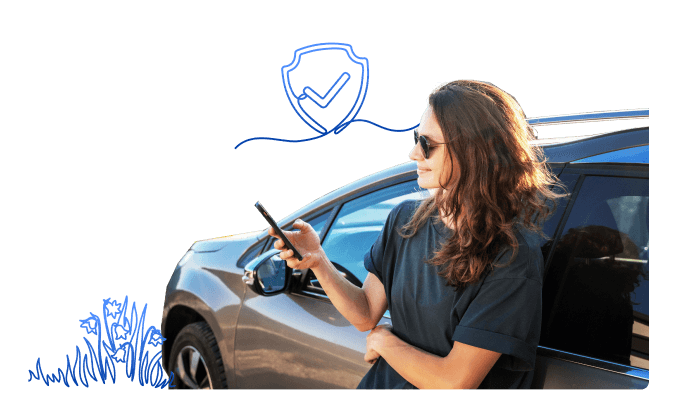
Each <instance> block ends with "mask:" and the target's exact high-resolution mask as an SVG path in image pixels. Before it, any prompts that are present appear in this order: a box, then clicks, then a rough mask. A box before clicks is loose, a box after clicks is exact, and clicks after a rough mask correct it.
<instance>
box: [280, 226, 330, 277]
mask: <svg viewBox="0 0 678 398" xmlns="http://www.w3.org/2000/svg"><path fill="white" fill-rule="evenodd" d="M292 227H293V228H295V229H298V230H299V231H283V233H284V234H285V236H286V237H287V239H288V240H289V241H290V243H292V245H294V247H295V248H296V249H297V250H298V251H299V253H300V254H301V256H302V259H301V261H299V260H297V259H296V257H294V252H293V251H292V249H289V248H286V247H285V242H283V241H282V240H281V239H280V237H279V236H278V235H276V233H275V231H274V230H273V228H269V229H268V234H269V235H271V236H272V237H274V238H278V239H277V240H276V241H275V243H274V244H273V247H275V248H276V249H278V250H282V251H281V252H280V253H279V254H278V256H279V257H280V258H281V259H283V260H285V261H286V262H287V266H288V267H290V268H294V269H306V268H310V269H313V268H315V267H317V266H318V265H319V264H320V261H321V259H322V257H323V255H324V252H323V249H322V247H321V246H320V237H318V234H317V233H316V232H315V230H314V229H313V228H312V227H311V226H310V225H309V224H308V223H306V222H304V221H302V220H296V221H295V222H294V224H293V225H292Z"/></svg>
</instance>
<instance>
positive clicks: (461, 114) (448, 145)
mask: <svg viewBox="0 0 678 398" xmlns="http://www.w3.org/2000/svg"><path fill="white" fill-rule="evenodd" d="M429 107H430V108H431V110H432V112H433V116H434V117H435V119H436V121H437V123H438V125H439V126H440V128H441V130H442V132H443V135H444V138H445V150H446V153H447V156H448V164H453V162H451V161H449V160H450V159H452V158H453V154H454V156H455V159H456V161H455V162H454V164H456V165H457V166H458V167H459V168H460V175H459V180H458V181H452V179H453V173H452V172H450V173H449V176H448V177H447V181H440V185H441V186H442V187H446V188H447V189H445V190H443V189H437V190H436V192H435V194H434V195H431V196H430V197H429V198H428V199H426V200H424V201H423V202H422V203H421V205H420V206H419V207H418V208H417V210H416V211H415V213H414V215H413V217H412V219H411V220H410V221H409V222H408V223H407V224H406V225H405V226H404V227H403V229H402V230H401V231H399V232H400V234H401V236H403V237H404V238H409V237H412V236H414V234H416V232H417V230H418V229H419V228H420V227H421V226H422V225H423V224H424V223H425V222H426V220H427V219H428V218H430V217H432V216H433V214H434V213H435V210H436V209H437V210H439V213H438V217H440V218H443V217H450V216H451V215H454V217H450V218H451V220H452V222H453V225H454V226H453V230H454V231H455V232H454V234H452V236H451V237H450V238H449V239H448V240H447V241H446V242H444V243H443V245H442V248H441V250H440V251H438V252H436V254H435V256H434V257H433V258H432V259H429V260H427V262H428V263H429V264H431V265H436V266H440V272H439V275H440V276H443V277H444V278H445V279H446V280H447V284H448V285H451V286H454V287H455V288H459V287H464V286H466V285H467V284H472V283H475V282H477V281H478V280H480V278H481V277H482V274H483V272H484V271H485V270H486V269H487V268H491V267H493V266H498V267H499V266H506V265H508V264H510V263H512V262H513V260H515V257H516V255H517V254H518V246H519V245H518V240H517V238H516V236H515V233H514V232H513V226H514V224H516V223H520V224H522V225H523V226H524V227H525V228H527V229H529V230H532V231H535V232H538V233H540V234H541V236H545V235H544V233H543V232H542V225H543V222H544V221H545V220H546V219H547V218H548V217H549V216H550V215H551V214H552V213H553V212H554V211H555V208H556V202H557V199H558V198H560V197H562V196H565V194H559V193H556V192H553V191H551V189H550V188H551V187H553V186H559V187H560V189H562V190H563V192H564V190H565V187H564V185H562V183H560V182H559V181H558V179H557V177H556V176H554V175H553V174H552V173H551V172H550V170H549V169H548V167H547V166H546V161H545V159H544V155H543V152H542V150H541V148H540V147H537V146H531V145H530V142H529V141H530V140H531V139H534V134H533V131H532V128H531V127H530V126H529V124H528V123H527V122H526V120H525V113H524V112H523V110H522V108H521V107H520V105H519V104H518V102H517V101H516V100H515V98H513V96H511V95H510V94H508V93H506V92H505V91H503V90H501V89H499V88H498V87H496V86H494V85H492V84H490V83H485V82H480V81H472V80H457V81H454V82H451V83H448V84H445V85H443V86H441V87H439V88H438V89H436V90H435V91H434V92H433V93H432V94H431V95H430V96H429ZM462 204H463V212H462V211H461V210H462ZM509 248H510V249H511V250H512V252H513V253H512V255H511V258H510V259H509V260H508V261H507V262H506V263H504V264H494V263H493V261H494V260H495V258H496V257H497V256H498V254H499V253H500V252H504V251H506V250H508V249H509Z"/></svg>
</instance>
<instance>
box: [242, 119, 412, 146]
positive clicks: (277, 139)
mask: <svg viewBox="0 0 678 398" xmlns="http://www.w3.org/2000/svg"><path fill="white" fill-rule="evenodd" d="M355 122H363V123H369V124H371V125H373V126H376V127H379V128H381V129H384V130H387V131H393V132H396V133H402V132H405V131H410V130H414V129H416V128H417V127H419V123H417V124H416V125H414V126H412V127H410V128H407V129H400V130H399V129H391V128H388V127H384V126H381V125H379V124H377V123H374V122H371V121H369V120H365V119H353V120H351V121H350V122H346V123H343V124H340V125H338V126H337V127H335V128H333V129H332V130H330V131H327V132H325V133H320V135H318V136H317V137H311V138H304V139H301V140H286V139H283V138H273V137H254V138H248V139H246V140H245V141H242V142H241V143H239V144H238V145H236V147H235V149H238V147H239V146H240V145H242V144H244V143H246V142H248V141H254V140H269V141H281V142H304V141H312V140H317V139H318V138H322V137H324V136H326V135H327V134H330V133H332V132H334V134H339V133H340V132H342V131H343V130H344V129H345V128H346V127H347V126H348V125H349V124H351V123H355Z"/></svg>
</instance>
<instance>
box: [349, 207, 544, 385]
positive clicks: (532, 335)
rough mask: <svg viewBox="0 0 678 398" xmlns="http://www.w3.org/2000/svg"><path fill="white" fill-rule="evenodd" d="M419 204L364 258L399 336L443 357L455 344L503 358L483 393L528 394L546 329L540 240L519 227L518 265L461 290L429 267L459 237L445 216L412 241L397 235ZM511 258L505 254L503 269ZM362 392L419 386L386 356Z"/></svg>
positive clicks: (399, 213) (391, 224)
mask: <svg viewBox="0 0 678 398" xmlns="http://www.w3.org/2000/svg"><path fill="white" fill-rule="evenodd" d="M418 204H419V202H417V201H405V202H403V203H401V204H399V205H398V206H396V207H395V208H394V209H393V210H392V211H391V213H390V214H389V216H388V218H387V219H386V224H385V225H384V229H383V230H382V232H381V235H380V236H379V238H378V239H377V241H376V242H375V243H374V245H373V246H372V249H371V250H370V251H369V252H368V253H367V254H366V255H365V268H367V270H368V271H369V272H371V273H373V274H375V275H376V276H377V277H378V278H379V280H380V281H381V282H382V284H383V285H384V289H385V291H386V300H387V302H388V309H389V312H390V313H391V323H392V325H393V333H394V334H395V335H396V336H398V337H399V338H400V339H402V340H403V341H405V342H407V343H409V344H411V345H413V346H415V347H418V348H421V349H423V350H425V351H427V352H429V353H432V354H435V355H438V356H441V357H445V356H447V355H448V354H449V353H450V350H452V346H453V344H454V342H455V341H459V342H462V343H464V344H468V345H472V346H475V347H480V348H484V349H487V350H491V351H495V352H500V353H502V356H501V357H500V358H499V360H498V361H497V362H496V363H495V365H494V366H493V367H492V369H491V370H490V372H489V373H488V374H487V376H486V377H485V379H484V380H483V382H482V383H481V384H480V387H479V388H529V387H530V384H531V383H532V376H533V369H534V362H535V358H536V351H537V344H538V342H539V333H540V328H541V292H542V281H543V273H544V261H543V257H542V253H541V249H540V245H539V236H538V234H536V233H533V232H531V231H528V230H526V229H525V228H523V227H522V226H520V225H516V226H515V227H514V232H515V234H516V238H517V239H518V243H519V245H520V247H519V252H518V255H517V256H516V258H515V260H514V261H513V262H512V263H511V264H510V265H508V266H505V267H495V268H494V269H493V270H492V271H488V272H486V273H484V274H483V277H482V278H481V280H480V281H479V282H477V283H475V284H472V285H468V286H466V287H465V288H462V289H458V290H457V291H456V292H455V290H454V288H453V287H452V286H447V285H446V281H445V279H444V278H443V277H441V276H439V275H438V271H439V267H436V266H433V265H429V264H427V263H425V261H426V260H428V259H431V258H433V256H434V252H435V251H438V250H440V248H441V246H442V243H443V242H444V241H445V239H447V238H448V237H449V236H450V234H451V233H452V231H451V230H449V229H448V228H447V227H446V226H445V225H444V224H443V223H442V222H441V221H440V220H439V217H432V218H430V219H429V221H427V223H426V224H424V225H423V226H422V227H421V228H420V229H419V230H418V231H417V233H416V235H414V236H413V237H411V238H409V239H404V238H402V237H401V236H400V235H399V234H398V231H399V230H401V229H402V227H403V225H405V224H406V223H407V222H408V221H409V220H410V218H411V217H412V215H413V213H414V211H415V209H416V207H417V205H418ZM436 215H437V213H436ZM511 254H512V252H511V250H508V251H505V252H504V253H503V254H502V253H500V254H499V256H500V257H499V258H498V261H499V263H505V262H506V261H508V259H509V258H510V256H511ZM358 388H415V387H414V386H413V385H412V384H410V383H409V382H407V381H406V380H405V379H404V378H402V376H400V375H399V374H398V373H397V372H396V371H395V370H394V369H393V368H392V367H391V366H389V364H388V363H387V362H386V361H385V360H384V359H383V358H381V357H380V358H379V359H378V360H377V362H376V363H375V364H374V365H372V368H370V370H369V371H368V372H367V374H366V375H365V377H364V378H363V379H362V381H361V382H360V384H359V385H358Z"/></svg>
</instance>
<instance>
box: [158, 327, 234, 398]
mask: <svg viewBox="0 0 678 398" xmlns="http://www.w3.org/2000/svg"><path fill="white" fill-rule="evenodd" d="M191 363H193V364H194V366H191ZM169 368H170V369H171V371H172V372H173V373H174V380H173V383H172V384H173V385H174V386H173V387H170V388H172V389H217V388H227V386H226V371H225V370H224V362H223V360H222V359H221V353H220V352H219V346H218V345H217V340H216V339H215V338H214V333H212V330H211V329H210V327H209V326H208V325H207V323H206V322H196V323H191V324H189V325H186V326H184V328H183V329H181V331H180V332H179V334H178V335H177V338H176V340H174V344H173V345H172V353H171V355H170V362H169Z"/></svg>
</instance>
